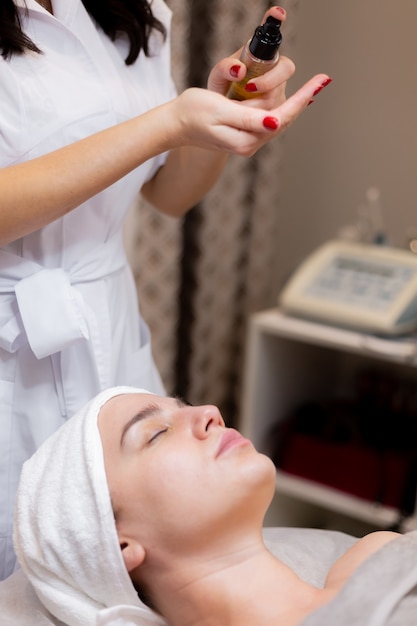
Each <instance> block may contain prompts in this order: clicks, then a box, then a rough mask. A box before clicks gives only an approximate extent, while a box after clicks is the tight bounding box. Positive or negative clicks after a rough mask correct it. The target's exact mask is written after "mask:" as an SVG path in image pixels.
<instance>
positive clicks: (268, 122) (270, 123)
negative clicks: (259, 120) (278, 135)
mask: <svg viewBox="0 0 417 626" xmlns="http://www.w3.org/2000/svg"><path fill="white" fill-rule="evenodd" d="M263 125H264V126H265V128H269V129H270V130H277V128H278V126H279V122H278V120H277V118H276V117H272V116H269V115H268V116H267V117H264V120H263Z"/></svg>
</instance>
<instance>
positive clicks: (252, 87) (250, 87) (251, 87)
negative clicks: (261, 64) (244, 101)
mask: <svg viewBox="0 0 417 626" xmlns="http://www.w3.org/2000/svg"><path fill="white" fill-rule="evenodd" d="M245 89H246V91H249V92H250V93H253V92H255V91H258V89H257V87H256V85H255V83H246V85H245Z"/></svg>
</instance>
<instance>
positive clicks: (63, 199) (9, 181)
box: [0, 105, 175, 245]
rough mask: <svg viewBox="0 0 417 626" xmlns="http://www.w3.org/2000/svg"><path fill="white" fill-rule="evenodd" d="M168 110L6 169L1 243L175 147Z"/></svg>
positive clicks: (1, 181) (1, 179)
mask: <svg viewBox="0 0 417 626" xmlns="http://www.w3.org/2000/svg"><path fill="white" fill-rule="evenodd" d="M164 106H167V105H164ZM162 109H163V107H159V108H158V109H154V110H153V111H150V112H149V113H146V114H144V115H141V116H140V117H137V118H134V119H132V120H129V121H127V122H125V123H123V124H119V125H117V126H114V127H111V128H109V129H107V130H104V131H102V132H99V133H97V134H95V135H91V136H90V137H87V138H86V139H83V140H81V141H77V142H75V143H73V144H71V145H69V146H66V147H64V148H61V149H59V150H56V151H55V152H52V153H50V154H47V155H45V156H42V157H39V158H37V159H34V160H32V161H27V162H24V163H20V164H17V165H13V166H10V167H6V168H3V169H0V190H1V192H0V245H4V244H5V243H8V242H10V241H14V240H15V239H17V238H19V237H22V236H24V235H26V234H28V233H30V232H33V231H34V230H37V229H39V228H41V227H43V226H45V225H46V224H48V223H50V222H52V221H54V220H56V219H58V218H60V217H62V216H63V215H65V214H66V213H68V212H69V211H71V210H72V209H74V208H76V207H77V206H79V205H80V204H82V203H83V202H85V201H86V200H88V199H89V198H91V197H92V196H94V195H95V194H97V193H99V192H100V191H102V190H103V189H105V188H106V187H108V186H109V185H111V184H113V183H115V182H116V181H117V180H119V179H120V178H121V177H123V176H124V175H126V174H127V173H129V172H130V171H132V170H133V169H135V168H136V167H138V166H139V165H141V164H142V163H144V162H145V161H146V160H148V159H149V158H151V157H153V156H155V155H157V154H159V153H161V152H164V151H165V150H168V149H170V148H171V147H172V145H175V141H174V137H173V135H172V134H171V133H170V132H169V131H168V129H165V128H164V125H163V123H162V120H163V119H164V112H163V110H162Z"/></svg>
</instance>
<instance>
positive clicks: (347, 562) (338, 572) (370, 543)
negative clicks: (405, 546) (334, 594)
mask: <svg viewBox="0 0 417 626" xmlns="http://www.w3.org/2000/svg"><path fill="white" fill-rule="evenodd" d="M400 536H401V535H400V534H399V533H395V532H391V531H376V532H372V533H369V534H368V535H365V536H364V537H362V538H361V539H358V541H357V542H356V543H355V544H354V545H353V546H352V547H351V548H349V550H347V551H346V552H345V554H343V556H341V557H340V558H339V559H338V560H337V561H336V562H335V563H334V565H333V567H331V569H330V570H329V573H328V575H327V578H326V582H325V587H326V588H328V589H330V588H331V589H340V587H341V586H342V585H343V584H344V583H345V582H346V581H347V580H348V578H349V577H350V576H351V575H352V574H353V573H354V572H355V571H356V570H357V568H358V567H359V566H360V565H361V564H362V563H363V562H364V561H365V560H366V559H367V558H368V557H370V556H371V555H372V554H374V553H375V552H377V551H378V550H380V549H381V548H382V547H383V546H384V545H386V544H387V543H390V542H391V541H394V540H395V539H397V538H398V537H400Z"/></svg>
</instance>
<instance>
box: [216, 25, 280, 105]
mask: <svg viewBox="0 0 417 626" xmlns="http://www.w3.org/2000/svg"><path fill="white" fill-rule="evenodd" d="M281 42H282V33H281V21H280V20H277V19H276V18H275V17H272V16H271V15H270V16H269V17H268V18H267V19H266V22H265V23H264V24H262V25H261V26H258V27H257V28H256V30H255V32H254V34H253V37H252V39H250V40H249V41H248V42H247V44H246V45H245V47H244V48H243V50H242V54H241V56H240V60H241V61H243V63H244V64H245V65H246V67H247V73H246V76H245V78H244V79H243V80H240V81H239V82H236V83H232V84H231V85H230V88H229V91H228V92H227V97H228V98H231V99H232V100H248V99H249V98H256V96H257V94H256V93H250V92H249V91H247V90H246V89H245V85H246V83H247V82H248V81H249V80H250V79H251V78H255V76H261V75H262V74H265V72H267V71H268V70H270V69H271V68H272V67H273V66H274V65H276V63H278V60H279V47H280V45H281Z"/></svg>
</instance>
